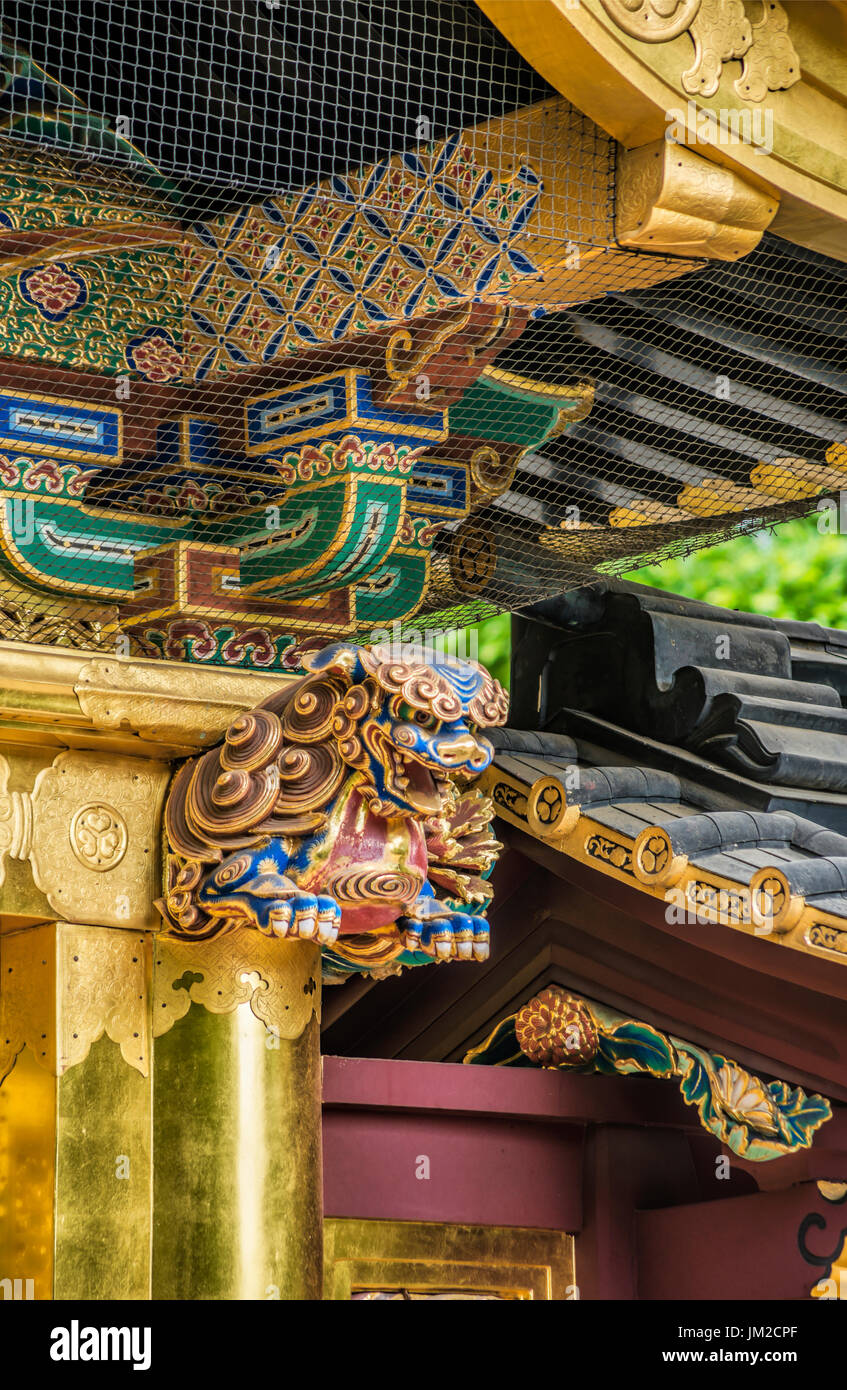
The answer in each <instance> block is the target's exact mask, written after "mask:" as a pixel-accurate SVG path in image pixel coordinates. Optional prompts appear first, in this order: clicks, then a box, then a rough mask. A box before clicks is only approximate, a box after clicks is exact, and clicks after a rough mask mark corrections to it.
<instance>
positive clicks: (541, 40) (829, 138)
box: [477, 0, 847, 260]
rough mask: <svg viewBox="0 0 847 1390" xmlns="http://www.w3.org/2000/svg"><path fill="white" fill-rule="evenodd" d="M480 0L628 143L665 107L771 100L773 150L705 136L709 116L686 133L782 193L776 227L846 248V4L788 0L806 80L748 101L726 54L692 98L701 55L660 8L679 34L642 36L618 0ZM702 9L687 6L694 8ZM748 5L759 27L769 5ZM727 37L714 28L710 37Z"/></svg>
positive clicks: (707, 20)
mask: <svg viewBox="0 0 847 1390" xmlns="http://www.w3.org/2000/svg"><path fill="white" fill-rule="evenodd" d="M477 3H478V4H479V6H480V8H481V9H482V10H483V11H484V13H485V14H486V15H487V17H488V18H489V19H490V20H491V21H492V22H493V23H494V24H495V25H496V26H497V28H498V29H499V30H500V31H501V33H502V34H504V35H505V37H506V38H507V39H508V40H509V42H510V43H512V44H513V45H514V47H515V48H516V49H517V50H518V52H519V53H520V54H521V55H522V56H523V57H524V58H525V59H527V61H528V62H530V63H531V64H532V66H533V67H534V68H535V69H536V71H537V72H539V73H540V74H541V76H542V77H544V78H545V79H546V80H547V81H548V82H549V83H550V84H551V85H552V86H553V87H555V88H556V90H557V91H559V92H561V93H562V95H563V96H565V97H567V99H568V100H569V101H571V102H573V103H574V105H576V106H578V107H579V108H580V110H582V111H584V112H585V113H586V114H587V115H588V116H590V117H591V118H592V120H594V121H596V122H597V124H598V125H599V126H601V127H602V128H603V129H604V130H606V131H608V133H609V134H610V135H612V136H614V138H615V139H617V140H619V141H620V142H621V144H622V145H624V146H625V147H626V148H627V149H635V148H637V147H640V146H643V145H647V144H649V143H651V142H652V141H655V140H660V139H664V137H665V132H666V129H667V126H668V120H667V117H666V112H668V111H670V110H672V109H673V110H680V109H682V110H684V111H685V112H686V113H688V112H689V110H691V109H693V110H694V111H696V113H698V117H702V115H703V114H705V113H712V114H713V115H714V116H716V117H718V116H719V115H723V116H725V114H726V113H729V114H730V115H732V114H733V113H739V112H740V113H751V114H752V113H754V112H756V111H757V110H758V111H760V112H761V111H762V110H763V109H765V108H766V109H767V110H768V111H770V112H771V113H772V121H773V141H772V149H770V150H767V149H765V148H760V149H758V150H757V149H756V148H755V146H754V145H753V144H752V143H749V142H745V141H744V140H743V139H739V138H737V137H736V138H728V139H727V142H726V143H724V142H723V140H721V141H720V142H719V143H714V142H706V143H703V141H702V122H699V124H700V127H701V138H699V139H697V138H696V133H695V132H694V131H693V130H692V129H691V123H690V122H688V127H689V134H688V138H687V143H688V144H690V145H693V147H694V148H696V150H697V152H698V153H700V154H701V155H705V156H706V157H707V158H708V159H709V160H711V161H712V162H714V163H716V164H720V165H723V166H724V167H725V168H729V169H733V170H735V171H736V172H737V173H742V174H743V175H744V177H745V178H746V179H747V180H749V181H750V183H752V184H753V185H754V186H755V187H758V188H759V189H760V190H761V191H762V192H764V193H768V194H770V195H771V196H774V195H776V196H778V197H779V199H780V208H779V212H778V213H777V216H776V218H775V220H774V222H773V224H772V230H773V231H774V232H776V233H778V234H779V235H781V236H784V237H786V238H787V239H788V240H790V241H794V242H797V243H798V244H799V245H803V246H808V247H811V248H812V249H814V250H817V251H821V252H823V253H824V254H828V255H831V256H835V257H836V258H838V259H841V260H843V259H845V258H847V250H846V249H845V236H844V229H845V223H847V58H846V57H845V54H847V7H845V6H844V5H843V4H841V3H836V0H820V2H819V3H818V2H817V0H816V3H813V4H810V3H797V0H783V4H782V11H783V12H784V15H785V16H786V17H787V35H788V37H789V39H790V41H791V44H792V46H793V49H794V50H796V53H797V55H798V57H799V63H800V78H799V80H795V79H793V78H791V79H789V81H790V82H791V85H790V86H789V87H788V88H787V89H777V90H769V91H767V95H766V100H764V101H758V102H757V101H747V100H744V99H742V98H741V97H740V96H739V95H738V93H737V92H736V90H735V86H734V84H735V81H737V79H738V77H739V75H740V73H741V71H742V64H741V62H740V61H737V60H736V61H726V62H724V63H723V64H722V68H721V72H720V78H719V81H718V82H717V90H716V91H715V92H714V94H713V95H710V96H708V97H705V96H703V95H702V94H699V93H698V94H697V95H696V97H695V96H692V95H691V93H690V92H689V91H687V90H686V89H685V87H684V86H683V83H682V77H683V74H684V73H685V72H686V70H688V69H690V68H691V65H692V61H693V59H694V55H695V48H694V44H693V42H692V35H691V33H690V32H689V31H688V29H683V30H682V31H680V32H677V33H673V31H672V29H671V28H670V25H669V23H668V22H667V21H666V20H664V19H663V17H662V16H660V15H659V14H658V13H657V14H656V15H655V16H654V18H655V21H656V23H655V27H656V29H662V28H665V29H668V30H670V32H671V33H672V36H671V37H670V38H668V39H667V40H665V39H664V38H662V39H660V40H658V41H653V42H646V41H645V40H644V39H642V38H638V37H634V36H633V35H632V34H630V33H627V32H626V30H625V28H624V27H623V23H622V22H620V17H621V16H623V15H624V10H623V6H622V5H621V4H620V3H619V0H610V3H609V4H608V5H606V4H604V3H603V0H580V3H579V4H577V5H573V4H569V3H568V0H477ZM651 6H652V0H643V4H642V6H641V9H642V10H644V9H648V8H651ZM695 8H696V7H695V6H693V5H689V6H688V12H689V13H690V12H691V11H692V10H694V9H695ZM745 8H746V14H747V16H748V18H750V19H751V20H752V21H753V24H754V33H755V32H756V29H755V25H756V21H757V17H758V16H759V15H761V14H762V12H763V7H762V6H761V5H760V4H759V3H758V0H757V3H756V4H748V5H747V6H746V7H745ZM764 8H765V9H766V8H767V7H764ZM681 13H682V8H681V7H680V14H681ZM715 16H717V17H716V18H715ZM726 18H727V17H726V16H724V19H726ZM713 22H714V24H715V25H716V26H718V27H719V24H720V23H721V22H723V21H722V19H721V13H719V12H718V11H717V10H716V9H715V8H714V7H713V8H712V9H711V10H709V11H708V12H706V11H705V10H704V11H703V14H702V15H701V24H704V25H706V26H708V25H709V24H711V23H713ZM727 22H728V19H727ZM720 37H721V36H720V34H718V33H715V34H714V35H713V38H714V41H715V43H718V41H719V39H720ZM689 103H690V106H689ZM695 139H696V144H695ZM767 143H770V142H767Z"/></svg>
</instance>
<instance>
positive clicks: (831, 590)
mask: <svg viewBox="0 0 847 1390" xmlns="http://www.w3.org/2000/svg"><path fill="white" fill-rule="evenodd" d="M825 521H826V519H825V517H823V516H812V517H806V518H804V519H803V520H802V521H787V522H785V523H783V525H781V526H775V527H774V528H773V529H772V530H771V531H759V532H757V533H756V534H754V535H750V536H739V537H737V538H736V539H735V540H733V541H728V542H727V544H726V545H716V546H713V547H712V548H711V549H709V550H700V551H697V552H696V553H695V554H694V555H689V556H687V557H686V558H685V559H681V560H667V561H665V563H664V564H663V565H652V566H648V567H646V568H645V569H640V570H633V571H632V573H630V574H628V575H626V576H625V578H627V579H631V580H634V581H635V582H636V583H638V584H650V585H652V586H653V587H654V588H657V589H666V590H668V592H669V593H674V594H684V595H686V597H688V598H696V599H702V600H703V601H704V602H706V603H714V604H718V605H719V606H720V607H722V608H741V609H745V610H747V611H748V612H751V613H762V614H764V615H765V616H766V617H769V618H800V619H802V620H803V621H804V622H818V623H821V624H823V626H824V627H843V628H847V535H839V534H838V533H837V532H836V531H834V530H833V531H832V532H824V534H821V531H820V530H819V529H818V525H819V523H820V524H821V525H822V526H824V525H825ZM509 622H510V620H509V615H508V614H507V613H503V614H500V615H498V616H497V617H496V618H487V619H485V621H484V622H481V623H476V624H475V625H474V626H475V628H476V630H477V632H478V634H479V637H478V641H479V659H480V661H481V662H482V663H483V665H484V666H487V667H488V669H489V670H490V671H491V672H492V674H493V675H495V676H496V677H497V679H498V680H499V681H501V682H502V683H503V684H504V685H506V686H508V681H509V646H510V642H509V630H510V629H509Z"/></svg>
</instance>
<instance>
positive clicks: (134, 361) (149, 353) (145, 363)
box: [126, 328, 183, 383]
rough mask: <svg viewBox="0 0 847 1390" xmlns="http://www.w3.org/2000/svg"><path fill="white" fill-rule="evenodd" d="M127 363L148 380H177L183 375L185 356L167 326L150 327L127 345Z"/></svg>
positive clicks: (160, 381) (131, 339)
mask: <svg viewBox="0 0 847 1390" xmlns="http://www.w3.org/2000/svg"><path fill="white" fill-rule="evenodd" d="M126 360H127V364H128V365H129V366H130V367H132V369H133V370H134V371H136V372H140V373H141V375H142V376H143V377H146V379H147V380H148V381H156V382H159V383H162V382H166V381H176V380H177V379H178V378H179V377H181V376H182V372H183V358H182V353H181V352H180V350H179V348H178V347H177V345H176V343H175V342H174V339H173V338H172V336H171V334H170V333H169V332H168V331H167V329H166V328H148V329H147V330H146V332H145V333H142V334H141V335H140V337H138V338H130V340H129V342H128V343H127V345H126Z"/></svg>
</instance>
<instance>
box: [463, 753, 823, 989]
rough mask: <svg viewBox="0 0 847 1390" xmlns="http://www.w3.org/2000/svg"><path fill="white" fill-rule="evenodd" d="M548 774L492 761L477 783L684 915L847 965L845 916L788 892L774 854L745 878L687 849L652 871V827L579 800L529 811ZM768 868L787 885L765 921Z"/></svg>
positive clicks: (558, 846)
mask: <svg viewBox="0 0 847 1390" xmlns="http://www.w3.org/2000/svg"><path fill="white" fill-rule="evenodd" d="M549 781H550V779H549V778H545V777H540V778H538V779H536V781H534V782H524V781H522V780H521V779H519V778H517V777H514V776H512V775H511V774H509V773H508V772H505V771H504V770H503V769H502V768H499V767H497V766H496V764H493V765H492V766H491V767H490V768H489V769H488V771H487V772H485V773H483V775H482V777H481V778H480V780H479V783H478V785H479V787H480V789H481V790H482V791H484V792H485V794H486V795H487V796H490V797H491V799H492V801H493V802H494V809H495V814H496V815H497V816H499V817H500V818H501V819H502V820H504V821H505V822H506V823H507V824H508V825H514V826H517V827H518V829H520V830H523V831H524V832H525V833H526V834H528V835H531V836H532V837H533V838H534V839H536V840H538V841H540V843H542V844H545V845H549V846H550V847H551V848H552V849H555V850H556V851H558V853H560V854H563V855H565V856H566V857H567V858H569V859H573V860H575V861H576V862H577V863H580V864H584V865H585V866H586V867H587V868H589V869H592V870H593V871H594V872H595V873H599V874H602V875H604V876H605V877H608V878H612V879H614V880H616V881H617V882H618V883H625V884H626V885H627V886H628V887H629V888H632V889H633V890H634V891H636V892H638V893H643V894H645V895H646V896H647V897H649V898H652V899H655V900H657V901H658V902H661V903H663V904H666V905H670V904H674V905H676V906H679V905H680V904H684V910H686V911H687V912H688V913H690V914H692V916H690V917H689V918H688V919H687V920H689V921H696V922H697V923H698V924H700V923H702V930H703V931H708V930H709V926H710V925H711V924H715V925H719V926H725V927H729V928H730V929H731V930H733V931H740V932H744V933H745V934H746V935H747V936H758V937H760V938H761V940H762V942H763V943H764V945H765V946H767V945H768V944H773V945H778V946H787V947H789V948H790V949H791V950H794V951H802V952H804V953H806V954H808V955H813V956H818V957H822V958H824V959H826V960H830V961H832V962H834V963H835V962H837V963H840V964H841V965H843V966H847V918H844V917H838V916H836V915H835V914H834V913H831V912H824V911H822V910H821V909H819V908H817V907H816V906H815V905H814V903H807V902H806V901H805V899H804V898H802V897H800V896H799V895H796V894H792V893H791V892H790V889H788V886H787V884H785V883H784V882H783V880H782V874H781V869H780V866H779V864H778V862H777V861H776V860H775V861H774V864H773V867H772V868H771V867H770V866H768V867H767V868H763V869H760V870H759V871H758V872H757V873H756V874H755V875H754V876H753V879H752V882H750V883H743V882H741V881H740V880H734V879H730V878H726V877H724V876H723V875H722V874H716V873H714V872H713V871H712V870H710V869H706V868H700V867H699V866H698V864H697V862H696V861H693V860H690V859H688V857H687V856H685V855H680V856H677V857H676V858H674V859H673V860H672V861H671V863H670V864H669V865H668V869H667V871H666V872H665V873H664V874H663V875H661V876H655V875H650V874H648V873H646V872H645V870H644V868H643V856H642V846H643V844H644V842H645V840H646V838H647V837H648V835H649V834H651V833H653V832H650V831H644V832H642V833H641V834H640V835H639V836H638V837H637V838H633V837H632V836H629V835H626V834H624V833H623V832H622V831H620V830H617V829H615V830H611V829H610V828H609V827H608V826H607V825H605V824H604V823H603V822H602V821H600V820H595V819H594V818H593V817H592V816H591V815H589V814H584V813H583V812H582V810H581V808H580V807H579V806H578V805H576V804H573V805H571V804H568V806H567V808H566V809H565V811H564V814H563V815H562V816H561V817H560V819H559V821H558V823H557V824H556V825H555V826H554V827H552V828H550V829H545V827H543V826H542V825H541V824H540V823H539V820H538V816H537V814H533V812H534V808H535V807H536V806H537V804H538V794H539V792H540V791H542V790H543V788H544V787H545V786H546V784H547V783H548V782H549ZM660 833H661V832H660ZM769 876H770V877H771V878H772V879H774V880H777V881H778V885H777V886H778V887H780V888H782V887H784V888H785V889H786V891H785V893H784V904H783V906H782V907H781V909H780V910H779V911H776V912H774V914H773V917H772V919H771V920H770V922H763V921H762V919H761V918H760V917H758V916H757V913H756V909H755V902H754V900H753V896H754V893H755V891H756V888H757V885H758V886H759V887H761V885H762V884H763V883H764V882H765V881H766V880H767V878H768V877H769ZM651 877H652V879H653V881H652V882H651V881H649V880H650V879H651ZM681 910H682V909H681ZM766 928H769V929H766Z"/></svg>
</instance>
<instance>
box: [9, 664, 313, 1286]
mask: <svg viewBox="0 0 847 1390" xmlns="http://www.w3.org/2000/svg"><path fill="white" fill-rule="evenodd" d="M285 679H286V678H285V677H280V676H279V675H278V674H272V673H268V674H263V673H258V674H257V673H248V672H233V671H224V670H203V671H197V670H195V669H192V668H190V667H188V668H186V667H184V666H179V665H176V664H174V663H170V662H164V661H155V662H154V661H144V660H137V659H135V658H121V657H115V656H109V657H108V658H107V657H97V656H92V654H91V653H87V652H76V651H72V650H67V649H60V648H56V649H50V648H47V647H36V646H31V647H24V646H23V645H19V644H14V643H2V642H0V750H2V751H0V1281H5V1280H7V1279H8V1280H9V1281H10V1282H9V1285H8V1286H7V1285H6V1284H5V1283H2V1284H0V1290H2V1292H0V1298H2V1297H3V1296H4V1294H5V1296H9V1294H8V1293H6V1289H7V1287H8V1288H9V1289H12V1290H15V1289H17V1290H19V1291H20V1292H19V1294H18V1293H15V1295H14V1296H22V1297H28V1296H32V1297H34V1298H37V1299H50V1298H62V1299H64V1298H69V1299H112V1298H124V1299H147V1298H227V1299H230V1298H231V1299H243V1298H251V1299H252V1298H261V1299H266V1298H267V1299H271V1298H276V1297H280V1298H312V1297H320V1294H321V1279H322V1270H321V1248H322V1180H321V1161H320V1152H321V1151H320V1057H319V1047H318V1027H319V1014H320V970H319V955H318V948H317V947H316V946H314V945H313V944H311V943H309V942H302V941H296V940H294V941H270V940H265V939H264V938H263V937H261V936H260V934H259V933H258V932H255V931H246V930H241V931H235V932H230V933H227V934H226V935H224V936H222V937H220V938H219V939H217V940H215V941H209V942H202V941H201V942H191V943H189V944H182V943H180V942H177V941H173V940H167V939H166V938H165V937H163V936H162V935H161V934H160V930H159V929H160V928H161V925H162V923H161V918H160V917H159V914H158V912H157V910H156V908H155V899H156V897H157V896H158V895H159V893H160V892H161V889H162V878H161V856H160V843H161V812H162V803H163V800H164V796H165V793H166V790H167V784H168V780H169V778H170V776H171V773H172V770H173V765H174V762H175V761H177V760H181V759H183V758H184V757H186V756H191V755H192V754H195V753H197V752H200V751H201V750H203V749H204V748H206V747H208V746H210V744H212V743H214V742H215V740H216V739H217V738H218V737H220V735H221V734H222V733H223V731H224V729H225V728H226V727H227V725H228V724H229V723H230V722H231V720H232V718H233V717H234V716H235V714H236V713H237V712H238V711H239V710H240V709H250V708H252V707H253V706H254V705H255V704H257V703H259V702H260V701H261V700H262V699H264V698H265V697H266V696H267V695H269V694H271V693H273V692H275V691H278V690H279V687H280V685H281V684H284V683H285ZM17 1281H20V1283H19V1284H18V1283H17ZM29 1281H32V1283H31V1285H30V1284H29ZM30 1290H31V1293H30Z"/></svg>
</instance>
